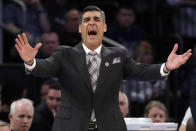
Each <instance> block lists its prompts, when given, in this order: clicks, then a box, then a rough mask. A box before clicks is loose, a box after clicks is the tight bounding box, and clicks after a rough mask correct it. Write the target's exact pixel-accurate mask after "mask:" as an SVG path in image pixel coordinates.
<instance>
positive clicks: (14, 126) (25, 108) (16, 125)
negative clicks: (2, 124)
mask: <svg viewBox="0 0 196 131" xmlns="http://www.w3.org/2000/svg"><path fill="white" fill-rule="evenodd" d="M33 115H34V108H33V102H32V101H31V100H29V99H26V98H22V99H19V100H17V101H14V102H12V104H11V106H10V113H9V120H10V129H11V131H29V128H30V127H31V124H32V120H33Z"/></svg>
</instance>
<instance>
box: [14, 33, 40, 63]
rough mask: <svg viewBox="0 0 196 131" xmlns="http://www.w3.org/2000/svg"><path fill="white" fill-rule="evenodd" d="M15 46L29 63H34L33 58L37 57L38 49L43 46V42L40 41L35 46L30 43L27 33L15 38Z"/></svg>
mask: <svg viewBox="0 0 196 131" xmlns="http://www.w3.org/2000/svg"><path fill="white" fill-rule="evenodd" d="M15 42H16V44H15V47H16V49H17V51H18V53H19V54H20V57H21V58H22V59H23V61H24V62H25V63H26V64H27V65H32V64H33V59H34V58H35V56H36V54H37V52H38V49H39V48H40V47H41V45H42V44H41V43H38V44H37V45H36V46H35V47H34V48H32V47H31V46H30V45H29V42H28V40H27V36H26V34H25V33H22V35H18V38H16V39H15Z"/></svg>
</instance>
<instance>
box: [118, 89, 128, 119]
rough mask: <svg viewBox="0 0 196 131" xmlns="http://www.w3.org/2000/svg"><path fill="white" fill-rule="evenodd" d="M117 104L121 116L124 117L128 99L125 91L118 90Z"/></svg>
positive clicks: (126, 113) (126, 112)
mask: <svg viewBox="0 0 196 131" xmlns="http://www.w3.org/2000/svg"><path fill="white" fill-rule="evenodd" d="M119 106H120V110H121V112H122V115H123V117H126V116H127V115H128V113H129V101H128V98H127V96H126V94H125V93H123V92H121V91H120V92H119Z"/></svg>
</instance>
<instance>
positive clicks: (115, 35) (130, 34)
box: [105, 5, 145, 55]
mask: <svg viewBox="0 0 196 131" xmlns="http://www.w3.org/2000/svg"><path fill="white" fill-rule="evenodd" d="M136 17H137V16H135V12H134V10H133V8H132V7H130V6H129V5H121V6H120V7H119V9H118V11H117V13H116V17H115V20H114V22H113V23H112V24H111V26H108V31H107V33H106V34H105V35H106V36H108V37H109V38H111V39H113V40H115V41H117V42H119V43H120V44H122V45H124V46H125V47H126V48H127V50H128V51H129V53H130V55H133V52H134V50H135V47H136V46H137V45H138V43H139V41H141V40H143V39H144V38H145V33H144V30H143V29H142V28H141V27H139V26H138V25H137V24H136Z"/></svg>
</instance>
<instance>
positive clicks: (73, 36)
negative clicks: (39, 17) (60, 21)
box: [60, 8, 81, 46]
mask: <svg viewBox="0 0 196 131" xmlns="http://www.w3.org/2000/svg"><path fill="white" fill-rule="evenodd" d="M79 18H80V12H79V10H77V9H75V8H71V9H70V10H68V11H67V12H66V13H65V23H64V28H63V29H64V30H63V32H62V33H61V34H60V38H61V44H63V45H68V46H75V45H77V44H78V43H79V42H80V41H81V36H80V33H79V32H78V25H79Z"/></svg>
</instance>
